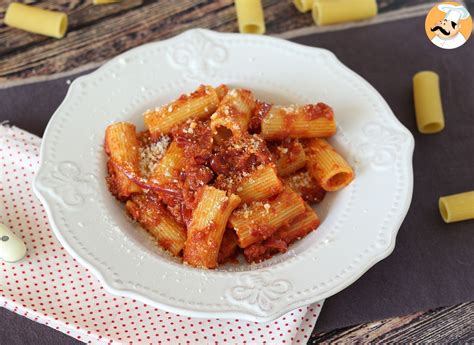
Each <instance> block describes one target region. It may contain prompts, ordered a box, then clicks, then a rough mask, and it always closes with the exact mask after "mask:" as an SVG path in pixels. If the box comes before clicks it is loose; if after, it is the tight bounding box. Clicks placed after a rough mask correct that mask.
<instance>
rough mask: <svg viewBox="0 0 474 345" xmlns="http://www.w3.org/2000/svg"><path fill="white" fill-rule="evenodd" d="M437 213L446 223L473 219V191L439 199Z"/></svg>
mask: <svg viewBox="0 0 474 345" xmlns="http://www.w3.org/2000/svg"><path fill="white" fill-rule="evenodd" d="M438 203H439V212H440V213H441V217H442V218H443V220H444V221H445V222H446V223H452V222H460V221H462V220H468V219H474V190H473V191H470V192H464V193H459V194H453V195H447V196H443V197H441V198H439V202H438Z"/></svg>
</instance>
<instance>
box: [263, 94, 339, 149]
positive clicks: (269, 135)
mask: <svg viewBox="0 0 474 345" xmlns="http://www.w3.org/2000/svg"><path fill="white" fill-rule="evenodd" d="M335 133H336V121H335V120H334V112H333V110H332V108H331V107H329V106H328V105H326V104H324V103H318V104H308V105H304V106H287V107H282V106H272V107H271V108H270V110H269V111H268V112H267V113H266V114H265V116H264V117H263V119H262V133H261V135H262V137H263V138H264V139H265V140H282V139H286V138H313V137H318V138H326V137H330V136H332V135H334V134H335Z"/></svg>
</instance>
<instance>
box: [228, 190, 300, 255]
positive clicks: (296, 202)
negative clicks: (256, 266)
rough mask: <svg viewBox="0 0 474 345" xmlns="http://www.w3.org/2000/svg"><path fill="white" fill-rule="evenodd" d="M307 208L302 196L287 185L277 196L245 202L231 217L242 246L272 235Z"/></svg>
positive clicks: (230, 219)
mask: <svg viewBox="0 0 474 345" xmlns="http://www.w3.org/2000/svg"><path fill="white" fill-rule="evenodd" d="M304 210H305V207H304V201H303V199H301V197H300V196H299V195H298V194H296V193H295V192H294V191H292V190H291V189H290V188H289V187H285V188H284V189H283V191H282V192H281V193H280V194H278V195H277V196H276V197H275V198H273V199H269V200H266V201H254V202H252V203H249V204H243V205H242V206H241V207H239V208H238V209H237V210H235V212H234V213H233V214H232V215H231V216H230V218H229V224H230V225H231V226H232V227H233V228H234V229H235V231H236V232H237V236H238V237H239V246H240V247H241V248H245V247H248V246H249V245H251V244H253V243H256V242H259V241H262V240H264V239H266V238H268V237H270V236H271V235H272V234H273V233H274V232H275V231H276V230H277V229H278V228H279V227H280V226H283V225H285V224H288V223H290V222H291V221H292V220H293V219H294V218H295V217H296V216H298V215H300V214H301V213H303V212H304Z"/></svg>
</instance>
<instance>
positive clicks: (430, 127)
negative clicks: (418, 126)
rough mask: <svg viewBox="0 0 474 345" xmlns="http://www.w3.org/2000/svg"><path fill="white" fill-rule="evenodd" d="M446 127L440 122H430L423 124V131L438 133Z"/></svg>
mask: <svg viewBox="0 0 474 345" xmlns="http://www.w3.org/2000/svg"><path fill="white" fill-rule="evenodd" d="M443 128H444V126H443V124H441V123H439V122H432V123H428V124H426V125H425V126H423V133H437V132H439V131H441V130H442V129H443Z"/></svg>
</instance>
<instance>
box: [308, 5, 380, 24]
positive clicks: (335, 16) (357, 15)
mask: <svg viewBox="0 0 474 345" xmlns="http://www.w3.org/2000/svg"><path fill="white" fill-rule="evenodd" d="M375 15H377V2H376V0H314V1H313V20H314V22H315V23H316V24H317V25H330V24H337V23H345V22H353V21H358V20H363V19H367V18H371V17H374V16H375Z"/></svg>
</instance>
